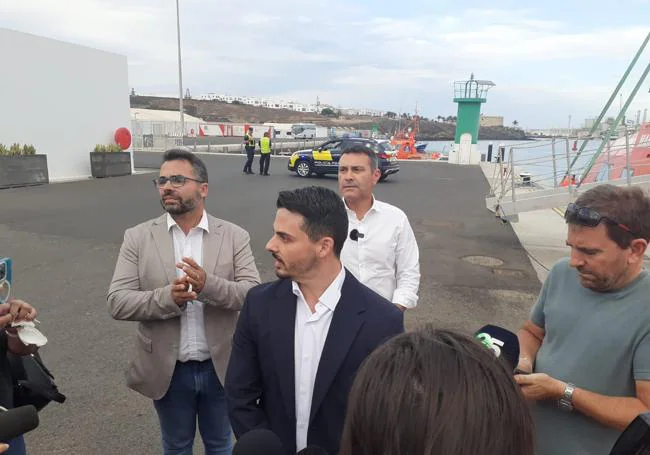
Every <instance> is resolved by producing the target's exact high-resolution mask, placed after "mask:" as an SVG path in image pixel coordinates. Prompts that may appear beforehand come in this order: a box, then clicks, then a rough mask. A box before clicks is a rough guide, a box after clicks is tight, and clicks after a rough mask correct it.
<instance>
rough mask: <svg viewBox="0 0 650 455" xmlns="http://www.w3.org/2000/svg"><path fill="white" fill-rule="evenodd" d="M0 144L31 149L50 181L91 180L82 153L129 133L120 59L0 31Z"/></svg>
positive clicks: (123, 64) (87, 160) (126, 88)
mask: <svg viewBox="0 0 650 455" xmlns="http://www.w3.org/2000/svg"><path fill="white" fill-rule="evenodd" d="M0 56H2V70H0V105H1V106H2V109H0V143H4V144H12V143H14V142H18V143H20V144H25V143H26V144H33V145H34V147H36V153H43V154H46V155H47V161H48V168H49V175H50V180H51V181H57V180H64V179H68V178H78V177H86V176H89V175H90V158H89V156H88V153H89V152H91V151H92V150H93V148H94V147H95V144H109V143H113V142H114V139H113V137H114V134H115V130H116V129H117V128H120V127H127V128H129V129H130V127H131V123H130V116H129V81H128V68H127V60H126V57H125V56H122V55H117V54H112V53H109V52H104V51H99V50H96V49H91V48H87V47H82V46H78V45H75V44H68V43H64V42H61V41H56V40H51V39H47V38H42V37H39V36H35V35H30V34H27V33H22V32H16V31H13V30H8V29H4V28H0Z"/></svg>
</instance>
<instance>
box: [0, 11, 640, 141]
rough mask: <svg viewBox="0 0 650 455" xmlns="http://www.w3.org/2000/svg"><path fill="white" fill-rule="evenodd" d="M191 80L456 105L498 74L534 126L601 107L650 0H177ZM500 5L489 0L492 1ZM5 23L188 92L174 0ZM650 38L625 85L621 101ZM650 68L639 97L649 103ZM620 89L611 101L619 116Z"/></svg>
mask: <svg viewBox="0 0 650 455" xmlns="http://www.w3.org/2000/svg"><path fill="white" fill-rule="evenodd" d="M179 5H180V23H181V49H182V66H183V87H184V89H185V88H189V90H190V92H191V94H192V95H193V96H194V97H198V95H201V94H206V93H220V94H232V95H242V96H258V97H279V98H282V99H285V100H293V101H296V102H303V103H315V102H316V98H317V97H318V98H319V100H320V102H321V103H326V104H331V105H334V106H337V107H339V106H340V107H342V108H346V107H355V108H372V109H381V110H391V111H395V112H410V113H413V112H414V110H415V106H416V103H417V106H418V111H419V113H420V114H421V115H423V116H426V117H434V118H435V117H437V116H438V115H442V116H448V115H455V114H456V105H455V104H454V103H453V94H454V90H453V87H454V81H462V80H467V79H468V78H469V77H470V74H472V73H474V75H475V77H476V78H477V79H481V80H491V81H493V82H494V84H495V86H494V87H493V88H492V89H491V90H490V91H489V92H488V95H487V102H486V104H485V105H484V106H483V108H482V112H483V114H484V115H501V116H503V117H504V121H505V123H506V124H511V123H512V122H513V121H514V120H517V121H518V123H519V125H520V126H522V127H524V128H551V127H559V128H562V127H567V126H568V125H569V117H571V120H570V122H571V123H570V124H571V126H573V127H576V126H581V125H582V123H583V122H584V119H585V118H590V117H592V118H593V117H596V116H597V115H598V114H599V113H600V110H601V109H602V107H603V106H604V105H605V103H606V102H607V100H608V98H609V96H610V95H611V93H612V92H613V90H614V88H615V87H616V84H617V83H618V81H619V79H620V77H621V76H622V75H623V73H624V71H625V70H626V68H627V65H628V64H629V63H630V61H631V60H632V58H633V57H634V54H635V53H636V52H637V49H638V48H639V47H640V46H641V44H642V42H643V40H644V39H645V37H646V35H647V34H648V33H649V32H650V0H618V1H616V2H609V3H607V4H605V3H604V2H603V3H602V4H601V5H600V6H595V5H596V3H595V2H593V0H591V1H582V0H569V1H560V0H546V1H544V2H540V1H536V2H531V1H525V0H524V1H521V0H520V1H511V0H494V1H492V2H484V1H475V0H465V1H463V2H458V1H451V0H436V1H435V2H434V1H430V0H427V1H425V0H402V1H395V0H391V1H388V0H347V1H346V0H300V1H298V0H275V1H273V2H269V1H264V0H248V1H247V2H236V1H234V0H221V1H219V0H179ZM486 5H489V6H486ZM0 27H5V28H9V29H12V30H18V31H22V32H27V33H33V34H36V35H40V36H45V37H48V38H54V39H59V40H63V41H67V42H71V43H76V44H81V45H86V46H90V47H94V48H98V49H102V50H106V51H110V52H114V53H118V54H122V55H126V56H127V58H128V70H129V84H130V86H131V87H133V88H134V89H135V90H136V92H137V93H139V94H166V95H170V96H172V95H176V94H178V61H177V58H178V55H177V52H178V50H177V35H176V2H175V1H174V0H56V1H54V0H0ZM648 63H650V44H649V45H648V46H647V48H646V50H645V52H644V54H643V55H642V57H641V58H640V60H639V62H638V64H637V66H636V70H635V71H633V72H632V73H631V75H630V79H629V80H628V82H627V83H626V84H625V85H624V86H623V89H622V93H623V97H624V98H623V102H624V101H625V99H626V98H627V97H628V96H629V95H630V93H631V92H632V89H633V87H634V85H635V84H636V82H637V81H638V79H639V77H640V76H641V74H642V72H643V70H644V69H645V66H646V65H647V64H648ZM649 89H650V76H649V77H648V78H646V81H645V82H644V84H643V85H642V86H641V88H640V89H639V92H638V94H637V96H636V97H635V99H634V102H633V103H632V105H631V107H630V109H629V110H628V115H629V116H635V115H636V111H637V110H638V109H641V110H643V109H644V108H648V109H649V112H648V117H649V118H650V93H649ZM620 102H621V99H620V97H617V98H616V101H615V102H614V103H613V106H612V109H611V110H610V114H611V115H616V113H617V112H618V110H617V109H618V107H619V104H620Z"/></svg>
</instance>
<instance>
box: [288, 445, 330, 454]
mask: <svg viewBox="0 0 650 455" xmlns="http://www.w3.org/2000/svg"><path fill="white" fill-rule="evenodd" d="M296 455H329V454H328V453H327V450H325V449H323V448H322V447H318V446H307V447H305V448H304V449H302V450H300V451H298V453H297V454H296Z"/></svg>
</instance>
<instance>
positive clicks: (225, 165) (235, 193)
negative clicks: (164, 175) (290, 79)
mask: <svg viewBox="0 0 650 455" xmlns="http://www.w3.org/2000/svg"><path fill="white" fill-rule="evenodd" d="M148 157H149V159H150V160H151V161H150V162H151V164H152V165H154V166H155V165H157V162H158V159H159V157H158V156H148ZM205 161H206V163H207V166H208V169H209V173H210V178H211V184H210V195H209V198H208V203H207V206H208V210H209V212H211V213H212V214H214V215H216V216H219V217H222V218H225V219H228V220H230V221H233V222H235V223H238V224H240V225H241V226H243V227H245V228H246V229H248V230H249V232H250V234H251V237H252V247H253V252H254V254H255V257H256V259H257V263H258V267H259V269H260V272H261V273H262V276H263V278H264V279H265V280H270V279H273V278H274V275H273V272H272V261H271V257H270V255H269V254H268V253H266V252H265V251H264V249H263V248H264V245H265V243H266V242H267V240H268V238H269V236H270V235H271V224H272V219H273V216H274V213H275V208H274V207H275V196H276V194H277V192H278V191H279V190H281V189H286V188H295V187H298V186H302V185H307V184H319V185H324V186H328V187H330V188H336V180H335V179H334V178H321V179H312V180H302V179H300V178H298V177H296V176H295V175H290V174H288V171H287V170H286V159H282V158H274V159H273V160H272V161H271V170H270V171H271V174H272V175H271V176H270V177H262V176H259V175H253V176H244V175H242V174H241V168H242V166H243V157H241V156H206V157H205ZM138 162H139V165H140V166H142V165H143V162H144V160H143V159H142V158H140V157H139V159H138ZM256 164H257V163H256ZM152 176H153V175H152V174H139V175H134V176H130V177H123V178H114V179H107V180H96V181H93V180H87V181H82V182H73V183H61V184H52V185H49V186H42V187H33V188H22V189H12V190H4V191H0V210H1V211H2V212H1V214H2V216H1V217H0V245H1V248H0V254H1V255H8V256H12V257H13V258H14V263H15V273H14V276H15V287H14V291H15V295H16V296H20V297H23V298H24V299H26V300H28V301H31V302H32V303H34V304H35V305H36V306H37V307H38V308H39V309H40V312H41V314H40V317H39V320H40V321H41V322H42V327H41V328H42V330H43V332H44V333H45V334H46V335H47V336H48V337H49V340H50V342H49V344H48V345H47V346H46V347H45V348H43V350H42V354H43V357H44V359H45V361H46V363H47V365H48V366H49V367H50V368H51V369H52V371H53V372H54V374H55V376H56V378H57V382H58V383H59V384H60V387H61V391H62V392H63V393H65V394H67V396H68V401H67V402H66V403H65V404H64V405H59V404H56V403H53V404H51V405H50V406H48V407H47V408H46V409H45V410H43V412H42V413H41V426H40V427H39V428H38V429H37V430H35V431H33V432H32V433H30V434H29V435H28V438H27V440H28V445H29V447H30V454H32V455H41V454H66V455H68V454H79V455H88V454H97V455H100V454H113V453H120V454H124V455H127V454H156V453H160V452H161V450H160V443H159V435H158V429H157V422H156V419H155V414H154V412H153V409H152V406H151V403H150V402H149V401H148V400H147V399H144V398H142V397H141V396H139V395H138V394H136V393H134V392H131V391H129V390H128V389H127V388H126V386H125V385H124V380H123V370H124V368H125V366H126V363H127V359H128V358H129V356H130V352H131V346H132V342H133V335H134V331H135V326H134V325H132V324H131V323H125V322H117V321H113V320H112V319H111V318H110V317H109V316H108V314H107V311H106V300H105V295H106V291H107V288H108V284H109V281H110V278H111V276H112V273H113V268H114V265H115V259H116V256H117V253H118V249H119V246H120V243H121V241H122V234H123V231H124V229H125V228H127V227H129V226H132V225H134V224H136V223H138V222H140V221H142V220H145V219H148V218H152V217H155V216H157V215H159V214H160V213H161V209H160V205H159V203H158V198H157V191H156V189H155V188H154V186H153V184H152V182H151V178H152ZM486 190H487V183H486V181H485V178H484V176H483V174H482V172H481V170H480V169H479V168H478V167H457V166H454V165H450V164H448V163H416V162H409V163H402V170H401V172H400V173H399V174H398V175H397V176H395V177H391V179H389V180H388V181H387V182H385V183H382V184H380V185H379V186H378V188H377V192H376V195H377V196H378V198H380V199H382V200H385V201H387V202H391V203H393V204H396V205H398V206H400V207H402V208H403V209H404V210H405V211H406V213H407V214H408V216H409V217H410V219H411V223H412V225H413V227H414V230H415V232H416V236H417V238H418V242H419V246H420V252H421V253H420V254H421V269H422V284H421V287H420V303H419V306H418V308H417V309H416V310H413V311H411V312H409V313H408V314H407V322H408V325H409V326H410V327H415V326H418V325H421V324H424V323H427V322H434V323H435V324H437V325H439V326H445V327H452V328H460V329H464V330H471V331H473V330H475V329H477V328H479V327H480V326H482V325H483V324H485V323H496V324H502V325H504V326H506V327H509V328H511V329H515V328H516V327H517V326H518V325H519V324H520V323H521V322H522V321H523V319H524V318H525V317H526V315H527V313H528V309H529V307H530V305H531V303H532V302H533V300H534V298H535V296H536V293H537V291H538V290H539V287H540V285H539V281H538V280H537V278H536V275H535V272H534V271H533V269H532V268H531V265H530V262H529V260H528V259H527V257H526V253H525V251H524V250H523V249H522V247H521V245H520V243H519V241H518V240H517V238H516V236H515V235H514V233H513V231H512V228H511V227H510V226H508V225H502V224H500V223H498V222H497V221H495V219H494V218H493V216H492V215H490V213H489V212H488V211H487V210H486V209H485V202H484V195H485V193H486ZM465 256H488V257H492V258H498V259H499V260H500V261H503V264H502V265H501V266H498V267H486V266H483V265H477V264H474V263H471V262H467V261H465V260H463V259H462V258H463V257H465ZM485 261H487V260H485ZM479 262H480V260H479ZM486 263H488V264H489V263H490V261H487V262H486ZM196 450H197V453H201V451H200V449H198V448H197V449H196Z"/></svg>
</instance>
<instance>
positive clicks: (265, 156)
mask: <svg viewBox="0 0 650 455" xmlns="http://www.w3.org/2000/svg"><path fill="white" fill-rule="evenodd" d="M270 163H271V138H270V137H269V132H268V131H267V132H265V133H264V137H263V138H262V139H260V175H269V164H270Z"/></svg>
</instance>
